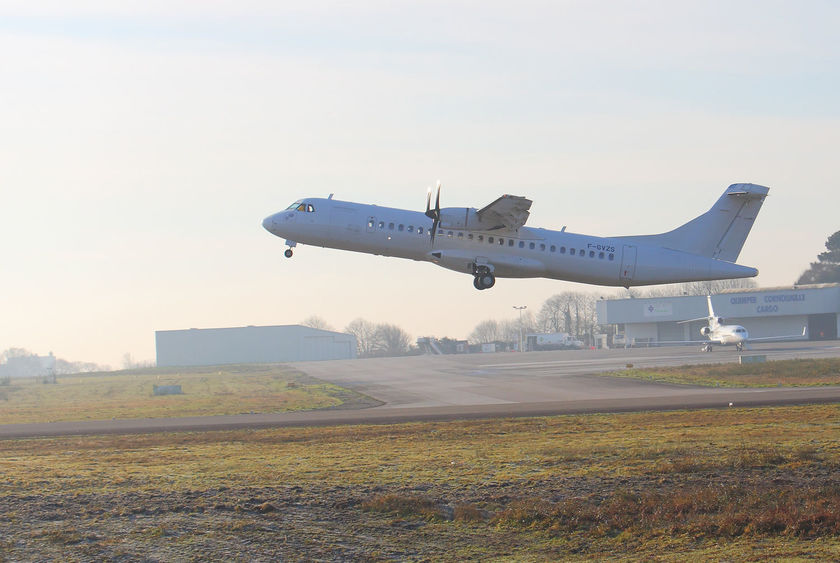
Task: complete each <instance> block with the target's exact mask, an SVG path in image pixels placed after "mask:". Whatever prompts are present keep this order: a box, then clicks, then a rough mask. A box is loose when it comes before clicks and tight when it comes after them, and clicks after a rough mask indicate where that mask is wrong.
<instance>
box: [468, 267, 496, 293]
mask: <svg viewBox="0 0 840 563" xmlns="http://www.w3.org/2000/svg"><path fill="white" fill-rule="evenodd" d="M474 275H475V279H473V285H474V286H475V288H476V289H479V290H481V289H490V288H491V287H493V286H494V285H496V276H494V275H493V272H491V271H490V268H488V267H487V266H476V267H475V271H474Z"/></svg>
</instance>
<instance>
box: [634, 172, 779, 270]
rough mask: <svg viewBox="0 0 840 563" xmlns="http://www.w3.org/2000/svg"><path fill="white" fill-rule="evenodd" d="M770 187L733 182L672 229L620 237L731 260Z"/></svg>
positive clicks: (740, 247) (732, 260)
mask: <svg viewBox="0 0 840 563" xmlns="http://www.w3.org/2000/svg"><path fill="white" fill-rule="evenodd" d="M769 191H770V189H769V188H767V187H765V186H759V185H757V184H732V185H731V186H729V187H728V188H726V191H724V192H723V195H722V196H720V198H719V199H718V200H717V202H716V203H715V204H714V205H713V206H712V208H711V209H709V210H708V211H707V212H705V213H704V214H702V215H700V216H699V217H696V218H694V219H692V220H691V221H689V222H688V223H686V224H684V225H682V226H680V227H677V228H676V229H674V230H673V231H669V232H667V233H662V234H659V235H645V236H637V237H619V238H627V239H635V240H638V241H639V242H643V243H646V244H656V245H659V246H664V247H667V248H673V249H674V250H682V251H685V252H691V253H692V254H699V255H700V256H707V257H709V258H716V259H718V260H725V261H727V262H734V261H735V260H737V259H738V255H739V254H740V253H741V249H742V248H743V247H744V242H745V241H746V240H747V235H749V234H750V230H751V229H752V226H753V223H754V222H755V218H756V216H758V212H759V210H760V209H761V205H762V204H763V203H764V198H765V197H767V193H768V192H769Z"/></svg>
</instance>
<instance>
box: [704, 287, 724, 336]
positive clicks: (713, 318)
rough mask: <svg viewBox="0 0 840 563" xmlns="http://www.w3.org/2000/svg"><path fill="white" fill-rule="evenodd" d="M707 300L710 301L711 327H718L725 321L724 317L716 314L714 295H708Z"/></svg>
mask: <svg viewBox="0 0 840 563" xmlns="http://www.w3.org/2000/svg"><path fill="white" fill-rule="evenodd" d="M706 301H707V302H708V303H709V328H712V329H714V328H717V327H718V325H720V323H721V322H722V321H723V319H721V318H719V317H718V316H717V315H715V309H714V307H712V296H711V295H707V296H706Z"/></svg>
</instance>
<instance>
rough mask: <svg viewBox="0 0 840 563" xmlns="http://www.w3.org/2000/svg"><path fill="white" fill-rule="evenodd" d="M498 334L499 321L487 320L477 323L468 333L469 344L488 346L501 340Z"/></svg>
mask: <svg viewBox="0 0 840 563" xmlns="http://www.w3.org/2000/svg"><path fill="white" fill-rule="evenodd" d="M500 336H501V335H500V332H499V321H497V320H495V319H488V320H486V321H481V322H480V323H478V324H477V325H476V326H475V328H474V329H473V331H472V332H471V333H470V338H469V340H470V342H472V343H474V344H488V343H490V342H496V341H497V340H501V338H500Z"/></svg>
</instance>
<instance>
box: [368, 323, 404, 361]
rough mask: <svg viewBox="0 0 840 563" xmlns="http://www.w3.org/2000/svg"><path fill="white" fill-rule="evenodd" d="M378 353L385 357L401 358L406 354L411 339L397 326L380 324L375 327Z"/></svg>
mask: <svg viewBox="0 0 840 563" xmlns="http://www.w3.org/2000/svg"><path fill="white" fill-rule="evenodd" d="M376 332H377V337H378V340H379V345H380V348H379V351H380V352H382V354H383V355H385V356H401V355H403V354H405V353H406V352H408V347H409V344H410V343H411V337H410V336H409V335H408V333H407V332H406V331H404V330H403V329H401V328H400V327H398V326H397V325H392V324H386V323H382V324H379V325H377V326H376Z"/></svg>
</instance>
